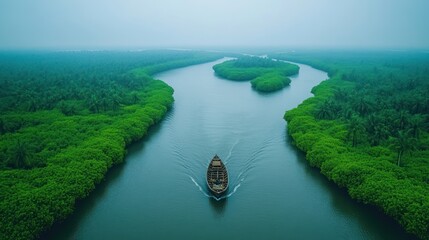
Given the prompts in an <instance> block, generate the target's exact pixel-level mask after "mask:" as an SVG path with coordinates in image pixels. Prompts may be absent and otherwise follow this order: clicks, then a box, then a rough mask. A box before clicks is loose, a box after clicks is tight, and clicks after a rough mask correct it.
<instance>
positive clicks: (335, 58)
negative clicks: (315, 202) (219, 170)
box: [271, 52, 429, 239]
mask: <svg viewBox="0 0 429 240" xmlns="http://www.w3.org/2000/svg"><path fill="white" fill-rule="evenodd" d="M271 57H274V58H279V59H287V60H290V61H296V62H303V63H306V64H310V65H312V66H314V67H316V68H319V69H321V70H325V71H327V72H328V73H329V75H330V77H331V78H330V79H329V80H327V81H325V82H322V83H321V84H320V85H319V86H317V87H315V88H314V89H313V93H314V94H315V97H313V98H310V99H308V100H306V101H304V103H302V104H301V105H300V106H299V107H298V108H296V109H293V110H291V111H288V112H287V113H286V115H285V118H286V120H287V121H288V131H289V133H290V135H291V136H292V137H293V139H294V140H295V143H296V145H297V146H298V147H299V148H300V149H302V150H303V151H305V152H306V153H307V159H308V161H309V162H310V164H311V165H312V166H315V167H318V168H320V169H321V172H322V173H323V174H324V175H326V176H327V177H328V178H329V179H331V180H332V181H334V182H335V183H337V184H338V185H339V186H341V187H346V188H347V189H348V192H349V194H350V196H351V197H353V198H355V199H357V200H359V201H362V202H364V203H367V204H371V205H375V206H378V207H380V208H381V209H383V210H384V212H385V213H386V214H387V215H389V216H391V217H393V218H394V219H396V220H397V221H398V222H399V223H400V224H401V225H402V226H403V227H404V228H405V229H406V230H407V231H408V232H410V233H413V234H415V235H417V236H418V237H420V238H422V239H429V94H428V93H429V55H428V54H423V53H406V52H405V53H396V52H395V53H394V52H391V53H379V52H369V53H357V52H349V53H323V52H320V53H302V54H296V53H295V54H273V55H271Z"/></svg>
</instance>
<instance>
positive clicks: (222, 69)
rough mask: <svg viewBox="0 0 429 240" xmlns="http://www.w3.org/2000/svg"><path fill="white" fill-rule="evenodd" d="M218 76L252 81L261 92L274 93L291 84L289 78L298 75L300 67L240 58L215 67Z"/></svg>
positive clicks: (253, 58)
mask: <svg viewBox="0 0 429 240" xmlns="http://www.w3.org/2000/svg"><path fill="white" fill-rule="evenodd" d="M213 69H214V71H215V72H216V75H218V76H220V77H222V78H226V79H229V80H234V81H249V80H251V84H252V87H253V88H254V89H256V90H257V91H260V92H273V91H277V90H280V89H282V88H284V87H286V86H287V85H289V84H290V81H291V80H290V79H289V78H288V76H291V75H294V74H297V73H298V71H299V67H298V66H296V65H293V64H289V63H285V62H281V61H273V60H271V59H268V58H260V57H249V56H240V57H238V59H235V60H230V61H226V62H223V63H220V64H217V65H215V66H214V67H213Z"/></svg>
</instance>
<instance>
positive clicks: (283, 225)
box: [48, 60, 409, 240]
mask: <svg viewBox="0 0 429 240" xmlns="http://www.w3.org/2000/svg"><path fill="white" fill-rule="evenodd" d="M222 61H223V60H219V61H216V62H212V63H206V64H200V65H195V66H190V67H186V68H181V69H176V70H172V71H168V72H165V73H162V74H159V75H157V76H156V78H158V79H162V80H163V81H165V82H167V83H168V84H169V85H170V86H172V87H173V88H174V89H175V93H174V98H175V103H174V107H173V109H172V110H171V111H170V112H169V113H168V114H167V116H166V118H165V119H164V120H163V121H162V122H161V123H160V124H158V125H157V126H156V127H154V128H152V129H151V131H150V133H149V135H148V136H147V137H146V138H145V139H144V140H142V141H140V142H137V143H135V144H133V145H132V146H130V148H129V150H128V154H127V157H126V160H125V163H124V164H121V165H119V166H116V167H114V168H113V169H111V170H110V171H109V173H108V174H107V176H106V180H105V181H104V182H103V183H101V184H100V185H99V186H97V189H96V190H95V191H94V192H93V193H91V195H90V196H89V197H88V198H87V199H85V200H83V201H81V202H79V204H78V205H77V207H76V211H75V212H74V213H73V214H72V215H71V216H70V217H69V218H68V219H67V220H66V221H64V222H63V223H61V224H57V225H56V226H55V227H54V228H53V229H52V231H50V232H49V233H48V237H49V238H52V239H151V240H152V239H217V240H218V239H246V240H248V239H406V238H408V237H409V236H408V235H407V234H405V233H404V231H403V230H401V228H400V227H399V226H398V225H397V224H396V223H395V222H393V221H392V220H391V219H390V218H388V217H386V216H384V215H383V214H381V213H380V212H379V211H377V210H375V209H373V208H370V207H368V206H365V205H363V204H360V203H356V202H355V201H353V200H352V199H350V197H349V196H348V195H347V193H346V192H345V191H344V190H341V189H339V188H338V187H337V186H336V185H334V184H333V183H331V182H329V181H328V180H326V178H325V177H324V176H322V175H321V174H320V173H319V171H318V170H317V169H314V168H311V167H309V166H308V165H307V163H306V160H305V156H304V154H303V153H301V152H300V151H298V150H297V149H296V148H295V147H294V146H293V145H292V141H291V139H290V138H289V137H288V135H287V133H286V127H287V126H286V125H287V124H286V122H285V121H284V120H283V115H284V112H285V110H288V109H292V108H294V107H296V106H297V105H298V104H299V103H301V102H302V101H303V100H304V99H306V98H308V97H310V96H311V95H312V94H311V93H310V90H311V88H312V87H313V86H316V85H317V84H318V83H320V82H321V81H323V80H325V79H327V78H328V77H327V74H326V73H325V72H322V71H319V70H316V69H313V68H311V67H309V66H306V65H302V64H298V65H299V66H300V73H299V74H298V75H297V76H295V77H292V83H291V85H290V86H289V87H287V88H285V89H284V90H282V91H279V92H275V93H272V94H260V93H258V92H256V91H254V90H252V88H251V87H250V83H249V82H234V81H228V80H223V79H219V78H218V77H216V76H215V75H214V72H213V70H212V66H213V65H214V64H216V63H220V62H222ZM214 154H218V155H219V156H220V157H221V158H222V159H223V160H224V162H225V163H226V166H227V169H228V172H229V175H230V188H229V192H228V194H227V196H226V197H225V198H224V199H222V200H220V201H217V200H215V199H214V198H212V197H211V196H210V194H209V192H208V190H207V187H206V184H205V172H206V169H207V166H208V163H209V162H210V160H211V158H212V157H213V156H214Z"/></svg>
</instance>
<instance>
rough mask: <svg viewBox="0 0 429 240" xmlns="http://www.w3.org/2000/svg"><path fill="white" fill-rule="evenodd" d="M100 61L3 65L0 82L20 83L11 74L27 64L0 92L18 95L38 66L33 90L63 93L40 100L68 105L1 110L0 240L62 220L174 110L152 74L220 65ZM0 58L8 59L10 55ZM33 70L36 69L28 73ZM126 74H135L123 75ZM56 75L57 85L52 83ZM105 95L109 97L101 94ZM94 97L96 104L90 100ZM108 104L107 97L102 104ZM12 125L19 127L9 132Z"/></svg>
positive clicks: (173, 57) (182, 59)
mask: <svg viewBox="0 0 429 240" xmlns="http://www.w3.org/2000/svg"><path fill="white" fill-rule="evenodd" d="M85 54H87V55H89V56H87V55H85ZM91 54H93V55H91ZM94 54H95V55H94ZM97 54H99V55H101V56H99V55H97ZM106 54H110V53H83V54H82V55H83V56H82V57H81V55H75V54H68V55H67V54H64V55H65V56H63V55H61V54H58V56H57V55H54V54H51V55H53V56H51V55H49V54H47V55H42V56H36V58H39V59H41V60H40V61H39V62H35V61H33V59H32V58H33V56H30V57H28V58H27V57H26V56H23V55H22V56H18V57H17V58H18V59H19V57H22V58H23V59H21V60H20V61H19V62H16V63H15V62H13V61H10V62H11V63H10V64H9V65H6V64H5V65H4V66H5V69H3V71H2V74H6V75H7V74H9V72H7V71H10V72H11V73H10V74H9V75H7V76H9V77H11V78H13V77H17V76H19V75H18V74H16V72H15V71H18V72H21V71H22V66H20V65H19V64H25V62H27V64H30V65H28V66H27V71H28V74H29V77H28V80H27V79H26V78H22V79H20V81H21V82H18V81H17V84H16V85H6V86H8V87H9V88H10V90H12V89H13V90H14V91H15V92H17V91H21V90H20V87H21V86H25V85H28V83H26V82H25V81H31V80H30V78H31V77H32V78H33V79H34V76H38V74H39V72H38V71H39V70H37V69H38V68H40V67H44V68H46V69H41V70H40V71H45V72H44V75H43V76H44V79H45V80H44V81H38V79H35V80H33V81H35V83H34V85H33V86H34V87H37V86H38V85H43V84H48V83H49V84H50V79H51V78H52V79H53V81H56V82H58V81H59V82H60V85H59V86H62V89H63V91H60V89H59V88H55V85H50V86H49V87H50V88H44V89H43V90H41V93H42V94H43V93H44V92H46V91H51V93H50V95H51V96H55V95H58V96H59V99H67V98H68V99H67V101H66V102H64V101H63V102H55V100H54V99H51V100H49V101H46V102H47V103H51V104H50V105H40V106H37V105H35V107H34V109H33V108H32V109H30V110H31V111H30V110H27V111H25V109H23V110H21V109H20V108H21V106H20V105H18V107H17V108H16V110H14V111H12V110H9V109H5V110H2V118H1V123H2V131H1V134H2V135H1V136H2V139H1V141H0V147H1V149H2V151H1V154H2V155H1V160H2V162H1V166H2V169H1V171H0V182H1V185H0V193H1V194H0V203H1V204H0V215H1V216H2V220H1V225H0V239H33V238H36V237H37V236H38V235H39V234H40V233H41V232H42V231H44V230H46V229H49V227H50V226H52V224H53V223H54V222H57V221H61V220H63V219H65V218H66V217H67V216H68V215H70V214H71V213H72V212H73V211H74V205H75V202H76V201H77V200H79V199H82V198H85V197H87V196H88V195H89V194H90V193H91V192H92V191H93V190H94V189H95V187H96V185H97V184H98V183H99V182H100V181H102V180H103V178H104V176H105V174H106V173H107V171H108V170H109V168H111V167H112V166H113V165H115V164H120V163H121V162H122V161H123V160H124V156H125V153H126V147H127V146H128V145H129V144H130V143H132V142H134V141H137V140H139V139H141V138H143V137H144V136H145V135H146V133H147V131H148V129H149V128H150V127H151V126H153V125H155V124H157V123H158V122H159V121H160V120H161V119H163V117H164V116H165V114H166V112H167V111H168V109H169V108H170V107H171V106H172V104H173V101H174V99H173V89H172V88H171V87H170V86H168V85H167V84H165V83H164V82H162V81H159V80H155V79H153V78H152V77H151V76H152V75H153V74H156V73H159V72H161V71H166V70H169V69H173V68H178V67H183V66H189V65H193V64H197V63H204V62H210V61H213V60H215V59H218V58H220V56H219V55H215V54H205V53H196V54H194V53H191V52H155V53H154V54H152V52H147V53H146V52H145V53H141V55H138V54H139V53H135V54H134V53H133V54H129V55H131V56H129V55H127V54H122V53H112V54H110V55H109V57H111V59H106V58H105V55H106ZM111 55H112V56H111ZM2 57H4V58H5V59H6V60H8V57H9V56H2ZM24 57H25V59H24ZM75 58H76V59H77V60H78V61H77V60H75ZM94 58H95V59H97V60H96V61H94ZM98 58H100V59H98ZM51 59H54V60H55V63H53V62H52V60H51ZM70 59H72V61H70ZM82 61H83V62H88V63H87V64H88V65H89V66H88V68H89V70H88V69H86V68H87V66H86V65H85V66H84V65H81V62H82ZM56 62H59V68H57V65H58V64H56ZM139 65H140V66H142V65H143V66H144V67H137V66H139ZM33 66H36V67H37V68H36V67H34V69H32V67H33ZM6 67H9V68H6ZM68 67H70V68H68ZM130 67H131V68H132V69H134V70H128V69H129V68H130ZM136 67H137V68H136ZM57 69H58V70H57ZM70 69H72V70H73V71H76V72H75V73H74V74H75V75H72V74H70V73H68V72H67V71H70ZM88 71H91V72H90V73H91V74H88ZM124 71H126V72H130V73H127V74H125V73H124ZM51 72H52V73H51ZM82 74H84V76H81V75H82ZM61 75H62V76H63V77H62V78H59V80H58V79H57V78H56V76H61ZM70 76H81V77H80V79H82V82H78V81H77V82H74V84H77V85H79V84H82V85H81V88H88V89H89V91H86V92H83V93H82V92H80V93H73V92H74V91H75V89H76V88H75V87H74V85H70V84H69V82H70V81H68V78H69V77H70ZM86 78H89V79H86ZM61 81H67V82H64V84H62V83H61ZM75 81H76V80H75ZM79 81H80V80H79ZM91 81H92V82H91ZM86 82H91V83H92V85H86V84H87V83H86ZM99 84H101V85H99ZM45 89H46V90H45ZM77 89H79V88H77ZM106 89H108V90H110V89H111V90H110V91H111V92H109V94H106V93H105V92H104V91H105V90H106ZM55 90H58V91H57V92H59V94H55ZM23 91H25V89H24V90H23ZM80 91H82V90H80ZM99 91H100V98H99V99H100V100H98V98H97V95H95V94H97V93H98V92H99ZM69 92H71V93H73V94H69ZM90 93H92V94H93V95H95V96H88V102H87V103H85V102H82V101H81V98H82V96H84V97H86V95H85V94H90ZM5 94H7V92H6V91H5V92H2V97H3V98H2V99H1V100H2V101H3V103H6V102H5V101H7V100H8V99H9V97H8V96H7V95H5ZM34 95H35V97H36V98H37V97H38V95H36V94H34ZM74 96H77V97H76V99H75V98H74ZM115 96H116V97H115ZM109 97H114V98H113V99H112V101H109V102H107V101H105V102H103V99H109ZM37 102H42V100H41V101H37ZM18 103H19V102H18ZM86 104H87V105H86ZM50 106H52V107H50ZM2 107H5V105H3V106H2ZM22 108H26V105H25V104H23V105H22ZM39 109H40V110H39ZM33 110H34V111H33ZM17 118H18V119H19V118H20V119H22V120H21V121H22V123H21V124H20V125H19V126H15V125H12V123H14V121H15V119H17ZM14 143H16V145H14ZM7 154H9V155H7ZM9 160H11V161H9Z"/></svg>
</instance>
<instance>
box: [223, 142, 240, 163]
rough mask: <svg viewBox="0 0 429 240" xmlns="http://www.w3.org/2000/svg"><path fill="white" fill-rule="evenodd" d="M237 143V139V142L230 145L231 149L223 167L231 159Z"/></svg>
mask: <svg viewBox="0 0 429 240" xmlns="http://www.w3.org/2000/svg"><path fill="white" fill-rule="evenodd" d="M238 142H239V139H238V138H237V140H236V141H235V142H234V144H232V147H231V149H230V150H229V153H228V156H227V157H226V160H225V165H226V164H228V162H229V159H230V158H231V156H232V151H233V150H234V148H235V146H237V144H238Z"/></svg>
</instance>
